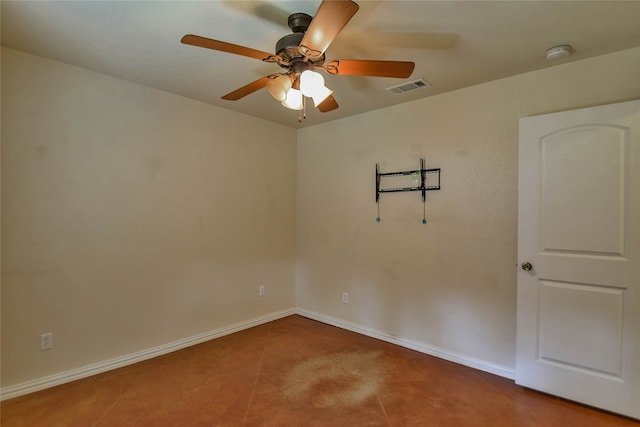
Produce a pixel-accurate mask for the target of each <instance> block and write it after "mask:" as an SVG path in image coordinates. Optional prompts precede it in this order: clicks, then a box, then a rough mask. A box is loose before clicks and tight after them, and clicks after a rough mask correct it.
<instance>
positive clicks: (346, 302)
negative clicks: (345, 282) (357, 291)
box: [342, 292, 349, 304]
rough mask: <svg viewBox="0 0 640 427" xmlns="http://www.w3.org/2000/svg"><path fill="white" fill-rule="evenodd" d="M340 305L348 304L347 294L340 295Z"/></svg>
mask: <svg viewBox="0 0 640 427" xmlns="http://www.w3.org/2000/svg"><path fill="white" fill-rule="evenodd" d="M342 303H343V304H349V294H348V293H347V292H343V293H342Z"/></svg>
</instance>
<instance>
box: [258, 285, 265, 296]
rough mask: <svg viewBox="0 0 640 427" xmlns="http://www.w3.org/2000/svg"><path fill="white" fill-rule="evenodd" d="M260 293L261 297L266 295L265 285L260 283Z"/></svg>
mask: <svg viewBox="0 0 640 427" xmlns="http://www.w3.org/2000/svg"><path fill="white" fill-rule="evenodd" d="M258 293H259V294H260V296H261V297H263V296H264V285H260V287H259V288H258Z"/></svg>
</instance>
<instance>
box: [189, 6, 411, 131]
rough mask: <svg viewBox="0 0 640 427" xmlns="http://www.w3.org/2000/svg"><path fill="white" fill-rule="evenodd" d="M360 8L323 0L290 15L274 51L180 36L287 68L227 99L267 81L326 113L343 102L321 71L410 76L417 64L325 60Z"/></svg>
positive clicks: (279, 95) (275, 92) (292, 99)
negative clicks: (312, 12)
mask: <svg viewBox="0 0 640 427" xmlns="http://www.w3.org/2000/svg"><path fill="white" fill-rule="evenodd" d="M358 9H359V6H358V5H357V4H356V3H355V2H353V1H352V0H323V1H322V3H321V4H320V7H318V10H317V11H316V15H315V17H311V16H310V15H307V14H306V13H294V14H292V15H290V16H289V19H288V22H287V24H288V25H289V28H290V29H291V31H292V32H293V33H292V34H287V35H285V36H284V37H282V38H280V39H279V40H278V42H277V43H276V49H275V52H276V53H275V55H273V54H271V53H268V52H263V51H260V50H257V49H252V48H248V47H244V46H239V45H235V44H232V43H227V42H223V41H219V40H213V39H209V38H206V37H201V36H196V35H193V34H187V35H185V36H184V37H182V40H181V41H182V43H184V44H188V45H192V46H196V47H204V48H207V49H212V50H217V51H220V52H227V53H232V54H235V55H241V56H246V57H249V58H254V59H259V60H262V61H264V62H273V63H276V64H278V65H279V66H280V67H281V68H284V69H285V70H286V71H285V72H284V73H282V74H272V75H270V76H266V77H262V78H260V79H258V80H256V81H254V82H251V83H249V84H247V85H245V86H243V87H241V88H239V89H236V90H234V91H233V92H230V93H228V94H226V95H224V96H223V97H222V99H225V100H228V101H237V100H239V99H242V98H244V97H245V96H247V95H250V94H252V93H253V92H256V91H258V90H260V89H263V88H264V87H266V88H267V90H268V91H269V93H270V94H271V96H273V97H274V98H275V99H276V100H278V101H280V102H281V103H282V105H284V106H285V107H287V108H291V109H294V110H302V109H304V104H305V102H304V98H305V97H308V98H311V99H313V103H314V105H315V106H316V107H317V108H318V110H319V111H320V112H322V113H326V112H328V111H332V110H335V109H336V108H338V103H337V102H336V100H335V98H334V97H333V91H332V90H331V89H329V88H328V87H326V86H325V83H324V78H323V77H322V75H321V74H319V73H318V72H317V71H322V70H324V71H325V72H326V73H329V74H333V75H338V76H339V75H346V76H370V77H393V78H408V77H410V76H411V74H412V73H413V69H414V67H415V64H414V63H413V62H407V61H377V60H376V61H372V60H358V59H338V60H332V61H328V62H326V63H325V51H326V50H327V48H328V47H329V46H330V45H331V43H332V42H333V40H334V39H335V38H336V36H337V35H338V33H340V31H342V29H343V28H344V26H345V25H347V23H348V22H349V21H350V20H351V18H353V16H354V15H355V14H356V12H357V11H358ZM302 117H304V116H300V117H299V118H298V120H301V118H302Z"/></svg>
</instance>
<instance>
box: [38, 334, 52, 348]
mask: <svg viewBox="0 0 640 427" xmlns="http://www.w3.org/2000/svg"><path fill="white" fill-rule="evenodd" d="M51 348H53V333H52V332H47V333H46V334H42V335H40V350H49V349H51Z"/></svg>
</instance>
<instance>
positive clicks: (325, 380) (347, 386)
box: [284, 351, 384, 408]
mask: <svg viewBox="0 0 640 427" xmlns="http://www.w3.org/2000/svg"><path fill="white" fill-rule="evenodd" d="M379 355H380V352H379V351H353V352H351V351H349V352H341V353H334V354H330V355H326V356H321V357H314V358H312V359H308V360H306V361H304V362H301V363H299V364H298V365H296V366H295V367H294V368H293V369H292V370H291V373H290V374H289V375H288V376H287V381H286V385H285V389H284V396H285V397H286V398H287V399H290V400H304V401H306V402H311V404H312V405H313V406H314V407H317V408H327V407H331V406H352V405H358V404H360V403H362V402H363V401H365V400H367V399H368V398H370V397H373V396H375V395H376V393H377V391H378V389H379V388H380V386H381V385H382V383H383V379H384V378H383V369H382V366H381V364H380V362H379V361H378V356H379Z"/></svg>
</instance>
